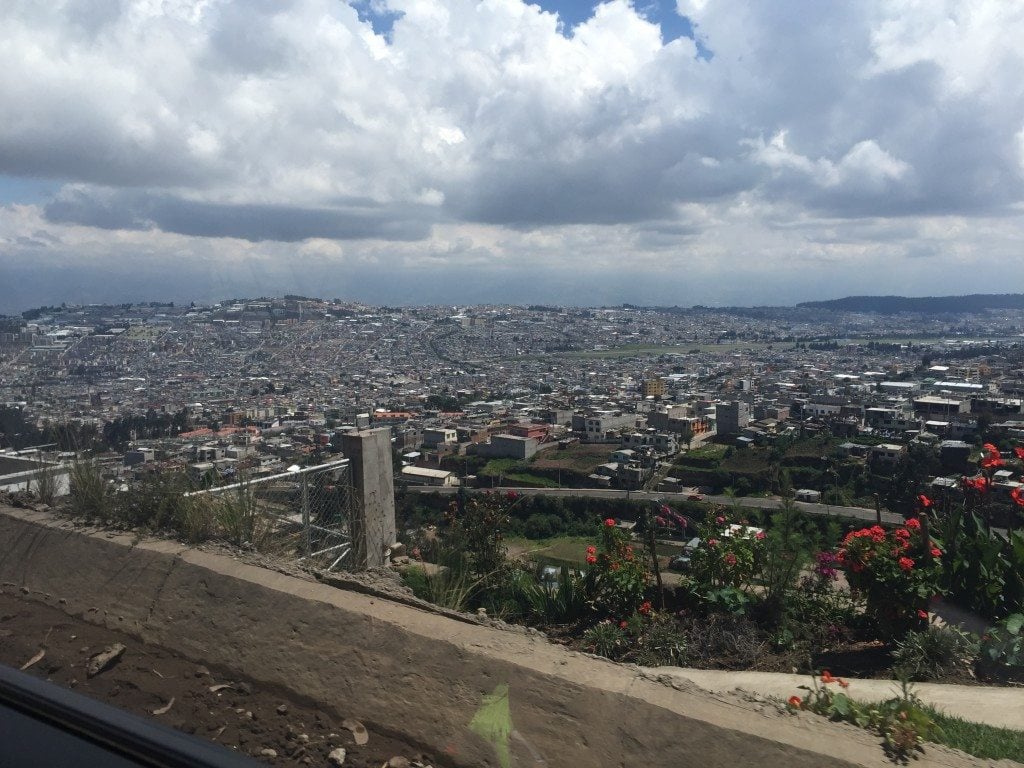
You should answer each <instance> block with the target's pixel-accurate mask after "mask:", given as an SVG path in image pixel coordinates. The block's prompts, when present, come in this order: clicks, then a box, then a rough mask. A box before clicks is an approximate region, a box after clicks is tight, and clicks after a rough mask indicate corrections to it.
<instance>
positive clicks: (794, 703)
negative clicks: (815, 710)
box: [786, 696, 804, 709]
mask: <svg viewBox="0 0 1024 768" xmlns="http://www.w3.org/2000/svg"><path fill="white" fill-rule="evenodd" d="M786 703H787V704H789V706H791V707H792V708H793V709H802V708H803V705H804V702H803V700H802V699H801V698H800V697H799V696H790V697H789V698H788V699H787V700H786Z"/></svg>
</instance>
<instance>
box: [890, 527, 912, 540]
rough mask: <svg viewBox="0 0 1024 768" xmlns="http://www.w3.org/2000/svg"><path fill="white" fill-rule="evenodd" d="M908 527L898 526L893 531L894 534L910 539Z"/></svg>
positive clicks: (898, 537)
mask: <svg viewBox="0 0 1024 768" xmlns="http://www.w3.org/2000/svg"><path fill="white" fill-rule="evenodd" d="M909 527H910V526H909V525H908V526H907V528H909ZM907 528H897V529H896V530H895V531H893V536H895V537H896V538H897V539H909V538H910V531H908V530H907Z"/></svg>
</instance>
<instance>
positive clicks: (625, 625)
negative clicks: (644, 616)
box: [619, 621, 629, 629]
mask: <svg viewBox="0 0 1024 768" xmlns="http://www.w3.org/2000/svg"><path fill="white" fill-rule="evenodd" d="M628 626H629V622H628V621H620V622H619V629H625V628H626V627H628Z"/></svg>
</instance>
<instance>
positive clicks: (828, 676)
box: [821, 669, 836, 683]
mask: <svg viewBox="0 0 1024 768" xmlns="http://www.w3.org/2000/svg"><path fill="white" fill-rule="evenodd" d="M835 681H836V679H835V678H834V677H832V673H831V672H829V671H828V670H827V669H823V670H822V671H821V682H823V683H834V682H835Z"/></svg>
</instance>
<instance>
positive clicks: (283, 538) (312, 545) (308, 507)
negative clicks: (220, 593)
mask: <svg viewBox="0 0 1024 768" xmlns="http://www.w3.org/2000/svg"><path fill="white" fill-rule="evenodd" d="M185 495H186V497H187V498H189V499H190V500H193V501H195V502H199V503H201V504H203V506H208V507H212V509H213V517H214V520H215V521H216V525H217V527H218V528H219V529H220V531H221V533H222V534H223V535H224V536H225V537H226V538H227V539H228V540H229V541H231V542H232V543H234V544H237V545H239V546H247V547H251V548H253V549H255V550H256V551H258V552H268V553H271V552H272V553H275V554H280V555H286V556H287V555H293V556H294V557H296V558H297V559H298V560H299V561H300V562H302V563H304V564H305V565H308V566H310V567H313V568H321V569H324V570H342V569H346V570H354V569H357V568H359V567H360V564H361V562H363V561H362V559H361V558H360V556H359V553H358V552H357V551H356V548H355V546H354V544H353V541H354V538H353V530H352V526H353V520H355V519H356V515H354V514H353V510H354V503H355V499H354V495H353V490H352V475H351V467H350V463H349V460H348V459H342V460H340V461H334V462H330V463H327V464H320V465H317V466H313V467H301V468H300V467H294V468H293V469H291V470H289V471H287V472H282V473H280V474H276V475H270V476H267V477H256V478H251V479H245V480H242V481H240V482H237V483H232V484H231V485H223V486H219V487H216V488H209V489H206V490H202V491H194V492H192V493H188V494H185ZM355 540H358V538H356V539H355Z"/></svg>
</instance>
